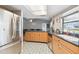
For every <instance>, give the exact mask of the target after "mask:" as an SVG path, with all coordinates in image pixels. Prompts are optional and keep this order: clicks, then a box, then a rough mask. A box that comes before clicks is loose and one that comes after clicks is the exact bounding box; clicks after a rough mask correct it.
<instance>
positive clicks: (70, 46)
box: [57, 37, 79, 54]
mask: <svg viewBox="0 0 79 59" xmlns="http://www.w3.org/2000/svg"><path fill="white" fill-rule="evenodd" d="M57 38H58V37H57ZM58 40H59V42H60V43H61V44H62V45H64V46H65V47H66V48H67V49H69V50H70V51H71V52H73V53H75V54H77V53H78V54H79V47H77V46H75V45H73V44H71V43H69V42H66V41H64V40H63V39H61V38H58Z"/></svg>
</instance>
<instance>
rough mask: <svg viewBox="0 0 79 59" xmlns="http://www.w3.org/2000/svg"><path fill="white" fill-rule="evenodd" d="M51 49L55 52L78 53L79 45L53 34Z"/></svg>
mask: <svg viewBox="0 0 79 59" xmlns="http://www.w3.org/2000/svg"><path fill="white" fill-rule="evenodd" d="M52 43H53V44H52V47H53V48H52V50H53V52H54V53H56V54H79V47H78V46H75V45H73V44H71V43H69V42H67V41H65V40H63V39H62V38H59V37H57V36H55V35H53V42H52Z"/></svg>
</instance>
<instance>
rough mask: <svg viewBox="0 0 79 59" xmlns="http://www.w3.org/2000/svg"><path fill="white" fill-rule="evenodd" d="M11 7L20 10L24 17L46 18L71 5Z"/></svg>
mask: <svg viewBox="0 0 79 59" xmlns="http://www.w3.org/2000/svg"><path fill="white" fill-rule="evenodd" d="M73 6H74V5H73ZM12 7H14V8H17V9H19V10H22V11H23V16H24V17H25V18H41V19H42V18H43V19H47V18H49V17H53V16H55V15H57V14H59V13H61V12H63V11H65V10H66V9H68V8H70V7H71V5H12Z"/></svg>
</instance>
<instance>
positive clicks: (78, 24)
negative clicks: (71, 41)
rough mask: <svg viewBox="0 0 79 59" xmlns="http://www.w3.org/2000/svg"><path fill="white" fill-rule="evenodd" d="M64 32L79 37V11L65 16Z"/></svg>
mask: <svg viewBox="0 0 79 59" xmlns="http://www.w3.org/2000/svg"><path fill="white" fill-rule="evenodd" d="M64 33H65V34H69V35H74V36H77V37H79V12H76V13H73V14H70V15H68V16H66V17H64Z"/></svg>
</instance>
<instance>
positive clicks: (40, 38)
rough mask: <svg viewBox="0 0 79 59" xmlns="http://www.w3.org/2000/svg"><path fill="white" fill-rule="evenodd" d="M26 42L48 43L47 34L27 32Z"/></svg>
mask: <svg viewBox="0 0 79 59" xmlns="http://www.w3.org/2000/svg"><path fill="white" fill-rule="evenodd" d="M24 40H25V41H35V42H48V33H47V32H26V33H25V35H24Z"/></svg>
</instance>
